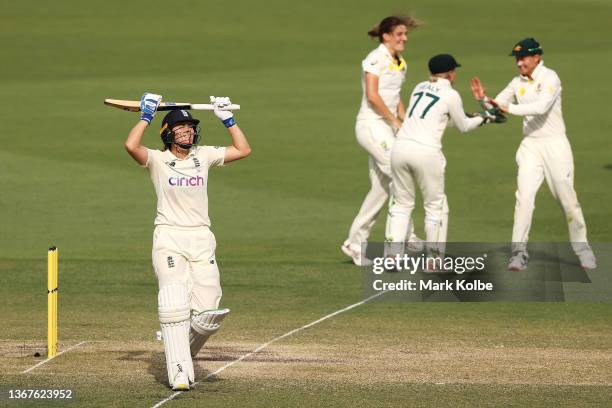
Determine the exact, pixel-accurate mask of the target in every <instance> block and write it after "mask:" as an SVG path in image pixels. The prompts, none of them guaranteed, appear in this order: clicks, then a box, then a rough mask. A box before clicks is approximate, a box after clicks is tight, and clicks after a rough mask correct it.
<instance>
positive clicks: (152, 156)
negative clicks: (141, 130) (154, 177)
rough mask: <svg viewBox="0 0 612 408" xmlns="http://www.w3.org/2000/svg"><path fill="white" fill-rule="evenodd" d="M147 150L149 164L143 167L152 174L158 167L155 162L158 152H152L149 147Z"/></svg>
mask: <svg viewBox="0 0 612 408" xmlns="http://www.w3.org/2000/svg"><path fill="white" fill-rule="evenodd" d="M145 149H147V162H146V163H145V164H143V165H142V167H145V168H147V169H148V170H149V171H150V172H151V171H154V170H155V169H156V168H157V166H156V164H157V162H156V160H155V158H156V156H155V155H156V153H157V152H158V150H152V149H149V148H148V147H145Z"/></svg>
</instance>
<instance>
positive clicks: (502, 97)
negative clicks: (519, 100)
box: [495, 79, 515, 106]
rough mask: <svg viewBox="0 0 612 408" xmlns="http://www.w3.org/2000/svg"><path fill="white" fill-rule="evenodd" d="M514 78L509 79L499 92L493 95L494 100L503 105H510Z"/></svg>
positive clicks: (513, 99) (512, 99)
mask: <svg viewBox="0 0 612 408" xmlns="http://www.w3.org/2000/svg"><path fill="white" fill-rule="evenodd" d="M514 101H515V98H514V79H513V80H512V81H510V83H509V84H508V85H506V87H505V88H504V89H502V91H501V92H500V93H498V94H497V96H496V97H495V102H497V103H499V104H500V105H503V106H508V105H510V103H511V102H514Z"/></svg>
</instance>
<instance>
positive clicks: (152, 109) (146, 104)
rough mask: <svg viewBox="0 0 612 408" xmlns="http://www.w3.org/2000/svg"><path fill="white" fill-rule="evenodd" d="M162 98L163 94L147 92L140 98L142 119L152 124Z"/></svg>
mask: <svg viewBox="0 0 612 408" xmlns="http://www.w3.org/2000/svg"><path fill="white" fill-rule="evenodd" d="M161 100H162V96H161V95H157V94H154V93H148V92H145V94H144V95H142V98H140V120H144V121H145V122H147V123H148V124H151V121H152V120H153V116H155V113H156V112H157V108H158V107H159V103H160V102H161Z"/></svg>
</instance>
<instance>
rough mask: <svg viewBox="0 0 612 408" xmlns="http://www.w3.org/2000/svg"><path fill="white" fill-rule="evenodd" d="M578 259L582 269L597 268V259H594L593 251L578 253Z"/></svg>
mask: <svg viewBox="0 0 612 408" xmlns="http://www.w3.org/2000/svg"><path fill="white" fill-rule="evenodd" d="M578 259H580V266H581V267H582V269H585V270H591V269H596V268H597V260H596V259H595V254H593V251H588V252H584V253H581V254H578Z"/></svg>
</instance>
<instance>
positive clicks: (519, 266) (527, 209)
mask: <svg viewBox="0 0 612 408" xmlns="http://www.w3.org/2000/svg"><path fill="white" fill-rule="evenodd" d="M542 54H543V50H542V47H540V44H539V43H538V42H537V41H536V40H535V39H533V38H525V39H524V40H522V41H519V42H518V43H517V44H516V45H515V46H514V47H513V48H512V52H511V53H510V55H511V56H514V58H515V60H516V65H517V67H518V70H519V75H518V76H516V77H515V78H514V79H513V80H512V81H510V83H509V84H508V86H506V88H504V89H503V90H502V91H501V92H500V93H499V95H497V96H496V97H495V99H494V100H491V99H490V98H488V97H487V96H486V93H485V89H484V88H483V87H482V84H481V83H480V80H479V79H478V78H474V79H472V92H473V93H474V97H475V98H476V99H478V100H480V101H481V104H483V106H485V107H489V106H491V105H496V106H499V108H500V109H501V110H502V111H504V112H508V113H510V114H513V115H518V116H523V135H524V138H523V140H522V142H521V145H520V146H519V148H518V151H517V152H516V162H517V164H518V176H517V190H516V207H515V209H514V227H513V229H512V251H513V254H512V258H511V259H510V262H509V263H508V269H509V270H515V271H519V270H524V269H525V268H526V267H527V262H528V261H529V255H528V253H527V241H528V238H529V229H530V228H531V219H532V215H533V210H534V208H535V197H536V194H537V192H538V190H539V188H540V186H541V185H542V182H543V181H544V179H546V182H547V183H548V187H549V188H550V191H551V193H552V194H553V196H554V197H555V198H556V199H557V201H558V202H559V203H560V204H561V207H562V208H563V211H564V212H565V217H566V219H567V225H568V229H569V236H570V241H571V244H572V248H573V250H574V252H575V253H576V255H577V256H578V258H579V259H580V264H581V266H582V268H584V269H595V268H596V267H597V263H596V259H595V255H594V254H593V251H592V250H591V247H590V245H589V243H588V240H587V228H586V223H585V221H584V216H583V215H582V208H581V207H580V203H579V202H578V197H577V195H576V191H575V190H574V158H573V155H572V148H571V146H570V143H569V140H568V139H567V136H566V133H565V123H564V121H563V113H562V111H561V90H562V87H561V80H560V79H559V76H558V75H557V73H556V72H555V71H553V70H552V69H550V68H547V67H545V66H544V62H543V61H542Z"/></svg>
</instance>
